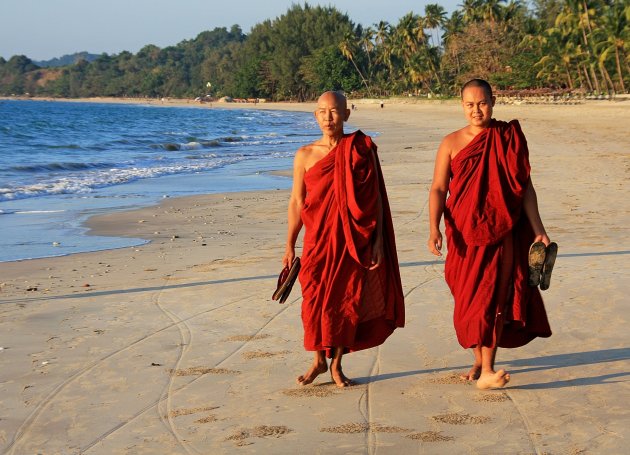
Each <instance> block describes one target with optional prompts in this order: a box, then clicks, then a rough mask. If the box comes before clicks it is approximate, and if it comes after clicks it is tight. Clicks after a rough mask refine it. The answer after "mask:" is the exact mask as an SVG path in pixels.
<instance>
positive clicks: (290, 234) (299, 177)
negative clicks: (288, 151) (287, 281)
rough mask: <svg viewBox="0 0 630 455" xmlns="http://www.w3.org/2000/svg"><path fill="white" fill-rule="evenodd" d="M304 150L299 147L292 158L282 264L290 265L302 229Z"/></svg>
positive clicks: (304, 195) (304, 191)
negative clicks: (291, 183)
mask: <svg viewBox="0 0 630 455" xmlns="http://www.w3.org/2000/svg"><path fill="white" fill-rule="evenodd" d="M304 154H305V152H304V150H303V149H300V150H298V152H297V153H296V155H295V159H294V160H293V188H292V190H291V197H290V199H289V208H288V213H287V217H288V229H287V243H286V247H285V252H284V256H283V257H282V265H283V266H290V265H291V263H292V262H293V259H294V258H295V242H296V241H297V237H298V235H299V233H300V230H301V229H302V217H301V212H302V207H303V206H304V198H305V197H306V187H305V186H304V172H305V171H304Z"/></svg>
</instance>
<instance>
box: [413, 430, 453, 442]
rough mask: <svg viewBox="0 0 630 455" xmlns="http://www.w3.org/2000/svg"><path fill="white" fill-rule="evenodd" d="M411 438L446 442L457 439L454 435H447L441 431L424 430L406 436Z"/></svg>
mask: <svg viewBox="0 0 630 455" xmlns="http://www.w3.org/2000/svg"><path fill="white" fill-rule="evenodd" d="M405 437H406V438H409V439H417V440H419V441H422V442H446V441H453V440H455V438H454V437H452V436H445V435H443V434H442V432H441V431H423V432H422V433H411V434H408V435H407V436H405Z"/></svg>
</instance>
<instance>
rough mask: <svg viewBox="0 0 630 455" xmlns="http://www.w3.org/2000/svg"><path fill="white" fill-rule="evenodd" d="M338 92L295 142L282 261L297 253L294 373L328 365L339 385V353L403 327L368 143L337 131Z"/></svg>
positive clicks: (309, 378) (384, 207)
mask: <svg viewBox="0 0 630 455" xmlns="http://www.w3.org/2000/svg"><path fill="white" fill-rule="evenodd" d="M349 116H350V110H349V109H348V107H347V101H346V98H345V97H344V96H343V95H341V94H340V93H337V92H325V93H324V94H323V95H321V96H320V97H319V99H318V101H317V110H316V111H315V118H316V119H317V123H318V125H319V128H320V129H321V131H322V137H321V138H320V139H318V140H317V141H315V142H313V143H312V144H309V145H306V146H304V147H302V148H300V149H299V150H298V151H297V153H296V155H295V160H294V165H293V166H294V168H293V190H292V192H291V197H290V200H289V208H288V236H287V244H286V252H285V254H284V257H283V259H282V262H283V265H285V266H287V265H290V264H291V263H292V261H293V259H294V257H295V243H296V240H297V237H298V234H299V232H300V230H301V228H302V226H304V228H305V232H304V245H303V252H302V258H301V264H302V268H301V270H300V275H299V279H300V283H301V286H302V298H303V301H302V323H303V326H304V347H305V348H306V350H307V351H314V354H315V355H314V359H313V363H312V365H311V366H310V368H309V369H308V370H307V371H306V372H305V373H304V374H303V375H301V376H299V377H298V378H297V381H298V383H299V384H302V385H305V384H310V383H311V382H313V380H314V379H315V378H316V377H317V376H318V375H320V374H322V373H325V372H326V371H328V362H327V358H330V359H332V360H331V364H330V373H331V377H332V380H333V381H334V383H335V384H336V385H337V386H339V387H345V386H348V385H351V384H352V381H351V380H350V379H348V378H347V377H346V376H345V375H344V373H343V371H342V368H341V359H342V356H343V354H345V353H348V352H353V351H358V350H361V349H367V348H371V347H374V346H378V345H380V344H382V343H383V342H384V341H385V339H386V338H387V337H388V336H389V335H391V333H392V332H393V331H394V329H396V328H397V327H403V325H404V319H405V315H404V301H403V293H402V285H401V282H400V272H399V269H398V258H397V256H396V244H395V239H394V229H393V225H392V219H391V213H390V209H389V203H388V199H387V193H386V191H385V184H384V181H383V177H382V174H381V168H380V164H379V160H378V156H377V153H376V145H375V144H374V143H373V142H372V140H371V139H370V137H369V136H366V135H365V134H363V133H362V132H361V131H356V132H354V133H352V134H344V122H345V121H346V120H348V117H349Z"/></svg>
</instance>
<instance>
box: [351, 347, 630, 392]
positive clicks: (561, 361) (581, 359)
mask: <svg viewBox="0 0 630 455" xmlns="http://www.w3.org/2000/svg"><path fill="white" fill-rule="evenodd" d="M629 359H630V348H617V349H603V350H599V351H585V352H574V353H570V354H555V355H549V356H543V357H532V358H529V359H517V360H506V361H503V362H497V365H505V366H506V369H508V370H509V371H510V373H511V374H519V373H525V372H531V371H542V370H555V369H560V368H566V367H575V366H580V365H597V364H600V363H606V362H619V361H626V360H629ZM518 367H522V368H518ZM468 368H470V365H468V366H457V367H447V368H430V369H425V370H410V371H401V372H397V373H384V374H377V375H375V376H366V377H359V378H353V380H354V381H356V382H357V383H360V384H371V383H374V382H380V381H386V380H389V379H397V378H402V377H406V376H416V375H424V374H432V373H442V372H456V371H468ZM514 368H518V369H514ZM629 375H630V372H620V373H611V374H606V375H601V376H593V377H584V378H576V379H570V380H562V381H553V382H548V383H538V384H529V385H522V386H510V387H509V388H510V389H532V390H535V389H552V388H561V387H575V386H583V385H593V384H601V383H606V384H611V383H616V382H625V381H610V379H613V378H618V377H624V376H629ZM462 384H463V382H462Z"/></svg>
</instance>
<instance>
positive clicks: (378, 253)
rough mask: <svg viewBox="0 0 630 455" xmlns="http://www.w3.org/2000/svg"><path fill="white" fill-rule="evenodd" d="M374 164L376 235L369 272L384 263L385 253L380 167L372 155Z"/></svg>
mask: <svg viewBox="0 0 630 455" xmlns="http://www.w3.org/2000/svg"><path fill="white" fill-rule="evenodd" d="M372 162H373V165H374V172H375V173H376V185H377V188H376V192H377V202H376V235H375V237H374V243H373V244H372V265H371V266H370V268H369V270H374V269H375V268H377V267H378V266H379V265H381V263H382V262H383V257H384V256H385V252H384V250H383V199H382V198H381V190H380V188H379V186H380V185H379V182H380V177H379V174H378V166H377V163H376V156H375V155H374V153H372Z"/></svg>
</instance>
